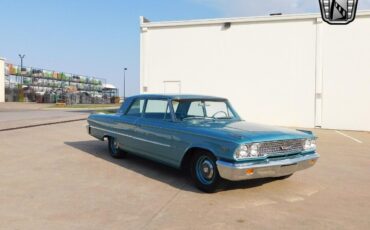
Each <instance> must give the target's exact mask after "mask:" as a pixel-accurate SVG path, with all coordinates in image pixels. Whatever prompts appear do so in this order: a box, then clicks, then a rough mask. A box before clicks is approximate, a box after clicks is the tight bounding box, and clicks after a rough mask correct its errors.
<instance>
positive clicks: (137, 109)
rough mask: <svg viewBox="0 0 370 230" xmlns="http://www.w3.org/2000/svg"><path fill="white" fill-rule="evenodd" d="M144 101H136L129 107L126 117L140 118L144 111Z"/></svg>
mask: <svg viewBox="0 0 370 230" xmlns="http://www.w3.org/2000/svg"><path fill="white" fill-rule="evenodd" d="M144 102H145V100H144V99H136V100H135V101H134V102H133V103H132V104H131V106H130V109H129V110H128V111H127V113H126V115H128V116H134V117H141V115H142V114H143V110H144Z"/></svg>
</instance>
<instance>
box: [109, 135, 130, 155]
mask: <svg viewBox="0 0 370 230" xmlns="http://www.w3.org/2000/svg"><path fill="white" fill-rule="evenodd" d="M108 149H109V153H110V155H111V156H112V157H113V158H123V157H125V156H126V154H125V152H123V151H122V150H121V149H120V148H119V145H118V142H117V140H116V138H114V137H109V138H108Z"/></svg>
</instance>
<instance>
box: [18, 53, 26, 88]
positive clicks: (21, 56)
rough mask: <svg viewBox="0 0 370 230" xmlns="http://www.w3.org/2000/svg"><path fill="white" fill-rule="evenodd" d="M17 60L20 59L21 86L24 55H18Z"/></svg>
mask: <svg viewBox="0 0 370 230" xmlns="http://www.w3.org/2000/svg"><path fill="white" fill-rule="evenodd" d="M18 56H19V58H20V59H21V84H22V85H23V77H22V69H23V58H24V57H26V55H25V54H22V55H21V54H18Z"/></svg>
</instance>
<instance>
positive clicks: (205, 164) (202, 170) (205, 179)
mask: <svg viewBox="0 0 370 230" xmlns="http://www.w3.org/2000/svg"><path fill="white" fill-rule="evenodd" d="M195 171H196V174H197V177H198V179H199V181H200V182H202V183H203V184H211V183H212V182H213V180H214V177H215V169H214V165H213V163H212V160H211V159H209V158H208V156H201V157H200V158H199V159H198V161H197V163H196V170H195Z"/></svg>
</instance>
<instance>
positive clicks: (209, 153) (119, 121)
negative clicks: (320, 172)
mask: <svg viewBox="0 0 370 230" xmlns="http://www.w3.org/2000/svg"><path fill="white" fill-rule="evenodd" d="M87 128H88V132H89V134H90V135H92V136H94V137H96V138H97V139H99V140H105V139H107V140H108V149H109V152H110V154H111V155H112V157H114V158H122V157H125V155H126V154H127V153H132V154H135V155H139V156H141V157H145V158H148V159H151V160H154V161H157V162H160V163H163V164H166V165H169V166H172V167H175V168H179V169H183V170H187V171H188V172H190V175H191V178H192V180H193V181H194V183H195V185H196V186H197V187H198V188H199V189H201V190H203V191H205V192H214V191H216V190H217V189H218V188H220V184H221V183H222V182H223V181H225V180H229V181H241V180H249V179H256V178H269V177H275V178H286V177H289V176H291V175H292V174H293V173H294V172H296V171H298V170H303V169H306V168H309V167H311V166H313V165H314V164H315V163H316V161H317V159H318V158H319V154H318V153H316V143H315V139H316V137H315V136H314V135H313V134H312V132H310V131H304V130H292V129H285V128H277V127H272V126H265V125H260V124H255V123H250V122H247V121H244V120H243V119H242V118H240V117H239V115H238V114H237V112H236V111H235V110H234V108H233V107H232V106H231V105H230V103H229V101H228V100H227V99H225V98H220V97H211V96H197V95H138V96H133V97H129V98H127V99H126V100H125V102H124V103H123V105H122V106H121V108H120V109H119V110H118V112H117V113H116V114H93V115H90V116H89V118H88V126H87Z"/></svg>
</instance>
